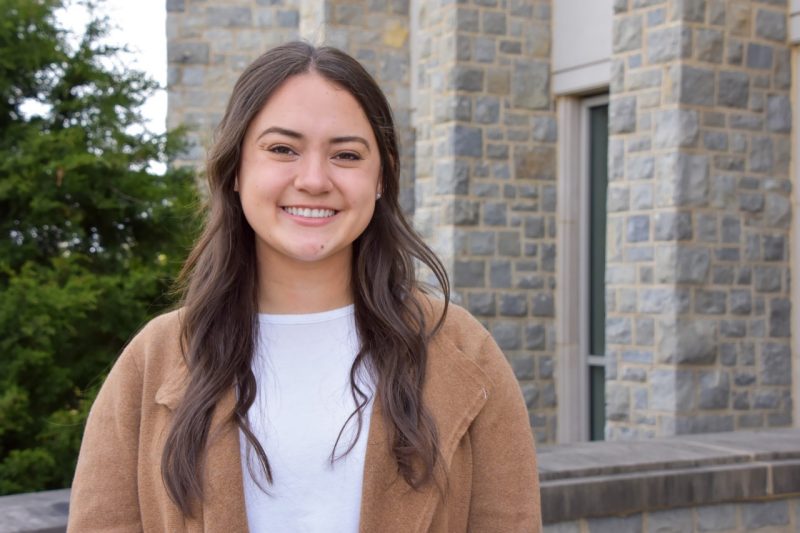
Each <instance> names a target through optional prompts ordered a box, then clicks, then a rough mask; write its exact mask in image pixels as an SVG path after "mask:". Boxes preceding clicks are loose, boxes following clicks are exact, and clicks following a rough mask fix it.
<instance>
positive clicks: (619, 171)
mask: <svg viewBox="0 0 800 533" xmlns="http://www.w3.org/2000/svg"><path fill="white" fill-rule="evenodd" d="M167 10H168V19H167V32H168V58H169V59H168V60H169V82H168V83H169V118H168V122H169V125H170V126H171V127H173V126H176V125H178V124H182V123H183V124H188V125H190V126H191V127H192V128H193V129H192V141H193V147H192V148H191V149H190V150H188V151H187V152H186V154H185V161H183V163H188V164H198V165H199V164H201V162H202V160H203V157H204V154H205V151H204V150H205V147H206V146H207V144H208V141H209V138H210V136H211V132H212V130H213V127H214V125H215V124H216V123H217V122H218V120H219V119H220V116H221V114H222V112H223V109H224V105H225V101H226V98H227V96H228V94H229V92H230V89H231V87H232V85H233V82H234V81H235V79H236V77H237V75H238V74H239V73H240V72H241V70H242V69H243V68H244V66H245V65H246V64H248V63H249V62H250V61H251V60H252V59H254V58H255V57H256V56H257V55H259V54H260V53H261V52H263V51H264V50H266V49H267V48H269V47H272V46H274V45H276V44H278V43H281V42H284V41H287V40H292V39H298V38H302V39H307V40H309V41H311V42H313V43H325V44H330V45H333V46H337V47H339V48H341V49H343V50H345V51H347V52H349V53H351V54H352V55H354V56H355V57H357V58H358V59H359V60H360V61H362V62H363V63H364V65H365V66H366V67H367V68H368V69H369V70H370V71H371V72H372V73H373V74H374V75H375V77H376V78H377V79H378V81H379V82H380V83H381V85H382V87H383V88H384V90H385V91H386V93H387V95H388V97H389V99H390V101H391V102H392V104H393V107H394V111H395V115H396V119H397V123H398V125H399V128H400V131H401V144H402V151H403V162H402V163H403V168H404V171H403V177H402V183H403V197H402V199H403V204H404V207H405V208H406V209H407V211H408V213H409V216H411V217H413V220H414V223H415V225H416V227H417V228H418V230H419V231H420V233H421V234H422V235H423V236H424V237H425V238H426V239H427V241H428V242H429V243H430V244H431V245H432V246H433V248H434V249H435V251H436V252H437V253H438V254H439V255H440V257H441V258H442V259H443V261H444V262H445V265H446V266H447V268H448V270H449V272H450V275H451V280H452V283H453V287H454V298H455V299H456V301H457V302H459V303H460V304H461V305H463V306H465V307H466V308H468V309H469V310H470V311H471V312H472V313H473V314H474V315H475V316H477V317H478V318H479V319H480V320H481V321H482V322H483V323H484V324H485V325H486V327H487V328H488V329H489V330H490V331H491V332H492V333H493V335H494V337H495V339H496V340H497V342H498V343H499V344H500V346H501V347H502V348H503V350H504V352H505V354H506V355H507V357H508V359H509V361H510V362H511V364H512V366H513V368H514V371H515V372H516V374H517V376H518V378H519V381H520V385H521V387H522V391H523V394H524V396H525V399H526V401H527V402H528V406H529V409H530V420H531V424H532V426H533V428H534V431H535V434H536V437H537V439H538V441H540V442H545V443H547V442H549V443H554V442H569V441H578V440H588V439H600V438H607V439H610V440H619V439H629V438H638V437H651V436H670V435H679V434H686V433H702V432H712V431H732V430H738V429H745V428H767V427H782V426H791V425H793V424H796V423H797V421H798V418H799V416H798V415H800V412H798V405H799V404H798V396H800V395H798V394H797V391H796V389H797V386H798V383H799V382H800V379H798V375H799V374H798V366H799V365H797V364H796V356H797V354H798V353H799V352H798V345H797V344H798V332H797V326H796V319H795V320H793V319H792V313H791V307H792V302H795V306H796V305H797V304H796V302H797V301H798V298H800V292H798V286H800V283H798V282H797V280H795V282H794V283H791V281H792V274H793V272H794V273H796V272H798V270H797V268H798V257H800V255H798V251H797V249H798V247H797V246H791V242H793V241H794V240H796V238H797V236H796V231H797V222H796V221H794V222H793V218H792V210H793V209H792V206H793V205H796V204H797V192H796V189H797V187H793V182H794V181H795V180H796V179H795V176H794V174H793V172H796V171H793V170H792V165H791V162H792V155H793V154H795V153H797V147H796V144H794V143H793V141H792V136H791V125H792V119H793V116H794V111H793V109H796V108H797V105H796V104H795V105H794V106H792V103H791V102H792V101H793V100H796V95H795V93H796V92H797V89H796V87H795V86H793V84H792V72H793V68H794V64H795V63H794V61H795V60H794V59H793V56H792V46H793V43H794V42H796V40H798V39H800V17H798V18H794V16H795V15H796V14H797V13H795V12H800V3H798V2H796V1H794V0H793V1H792V2H791V3H789V2H788V1H787V0H458V1H456V0H168V1H167ZM794 24H797V25H796V26H795V25H794ZM793 28H798V29H797V30H793ZM793 231H794V232H795V233H794V235H795V237H794V239H792V235H793ZM792 257H794V260H792ZM793 262H794V271H793V269H792V263H793ZM793 324H794V325H793ZM793 354H794V355H793Z"/></svg>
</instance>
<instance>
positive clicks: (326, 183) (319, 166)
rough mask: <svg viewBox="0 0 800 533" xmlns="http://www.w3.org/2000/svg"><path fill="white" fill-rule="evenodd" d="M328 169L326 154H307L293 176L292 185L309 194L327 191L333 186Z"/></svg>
mask: <svg viewBox="0 0 800 533" xmlns="http://www.w3.org/2000/svg"><path fill="white" fill-rule="evenodd" d="M329 170H330V169H329V168H328V158H327V157H326V156H323V155H314V154H307V155H306V156H305V157H304V158H303V164H302V165H300V167H299V169H298V172H297V175H296V176H295V180H294V186H295V187H296V188H297V189H298V190H302V191H306V192H308V193H309V194H321V193H324V192H328V191H330V190H331V188H332V187H333V183H332V182H331V177H330V174H329Z"/></svg>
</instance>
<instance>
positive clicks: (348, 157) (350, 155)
mask: <svg viewBox="0 0 800 533" xmlns="http://www.w3.org/2000/svg"><path fill="white" fill-rule="evenodd" d="M335 157H336V159H344V160H345V161H360V160H361V156H360V155H358V154H357V153H355V152H339V153H338V154H336V156H335Z"/></svg>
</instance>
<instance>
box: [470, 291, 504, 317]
mask: <svg viewBox="0 0 800 533" xmlns="http://www.w3.org/2000/svg"><path fill="white" fill-rule="evenodd" d="M467 301H468V302H469V304H468V309H469V312H470V313H472V314H473V315H476V316H494V315H495V314H496V313H497V307H496V305H495V295H494V293H492V292H470V293H469V297H468V300H467Z"/></svg>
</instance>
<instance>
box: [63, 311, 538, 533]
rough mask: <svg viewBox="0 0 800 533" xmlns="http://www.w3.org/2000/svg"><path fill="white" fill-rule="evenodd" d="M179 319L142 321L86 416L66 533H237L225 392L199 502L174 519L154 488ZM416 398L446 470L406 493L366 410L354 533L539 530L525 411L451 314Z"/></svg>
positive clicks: (242, 518)
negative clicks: (443, 484) (439, 485)
mask: <svg viewBox="0 0 800 533" xmlns="http://www.w3.org/2000/svg"><path fill="white" fill-rule="evenodd" d="M178 320H179V318H178V313H177V312H172V313H169V314H166V315H163V316H161V317H159V318H156V319H155V320H153V321H152V322H150V323H149V324H148V325H147V326H146V327H145V328H144V329H143V330H142V331H141V332H140V333H139V334H138V335H137V336H136V337H135V338H134V339H133V340H132V341H131V343H130V344H129V345H128V346H127V348H126V349H125V350H124V351H123V353H122V355H121V356H120V358H119V360H118V361H117V363H116V364H115V366H114V368H113V369H112V371H111V373H110V374H109V376H108V379H107V381H106V382H105V384H104V385H103V388H102V390H101V391H100V394H99V395H98V397H97V400H96V402H95V404H94V406H93V407H92V410H91V413H90V415H89V420H88V422H87V426H86V432H85V434H84V437H83V443H82V446H81V453H80V458H79V460H78V467H77V471H76V473H75V480H74V482H73V485H72V497H71V502H70V513H69V528H68V529H69V531H71V532H76V533H77V532H80V533H82V532H93V531H103V532H129V531H130V532H133V531H146V532H148V533H149V532H162V531H163V532H170V533H172V532H183V531H185V532H199V531H208V532H225V533H236V532H245V531H247V516H246V513H245V508H244V494H243V489H242V470H241V463H240V456H239V453H240V451H239V432H238V430H237V429H236V428H235V427H234V425H233V424H232V423H226V422H224V420H225V419H226V416H225V414H227V413H230V411H231V409H232V408H233V405H234V402H235V395H234V391H233V389H231V391H230V392H229V393H228V394H227V395H226V396H225V398H224V400H223V401H222V402H221V404H220V405H219V406H218V408H217V410H216V412H215V415H214V419H213V421H212V434H213V431H214V429H213V428H219V429H221V431H220V432H219V433H218V435H219V436H218V437H217V438H215V439H214V440H213V441H212V442H210V443H209V446H208V459H207V461H206V473H207V474H206V478H205V481H204V483H205V485H204V490H205V499H204V501H203V503H202V506H201V509H200V513H199V516H196V517H194V518H193V519H186V520H185V519H184V518H183V516H182V515H181V513H180V512H179V511H178V509H177V508H176V507H175V506H174V505H173V504H172V502H171V501H170V499H169V497H168V496H167V492H166V490H165V489H164V485H163V482H162V480H161V472H160V466H161V465H160V462H161V453H162V447H163V443H164V439H165V436H166V433H167V430H168V427H169V423H170V419H171V416H172V411H173V409H174V408H175V407H176V405H177V404H178V402H179V401H180V400H181V398H182V395H183V391H184V387H185V381H184V378H185V375H186V367H185V364H184V362H183V358H182V356H181V354H180V350H179V347H178V330H179V327H178V324H179V323H178ZM423 394H424V400H425V402H426V405H427V407H428V409H429V410H430V412H431V413H432V415H433V417H434V419H435V420H436V423H437V426H438V430H439V439H440V447H441V451H442V457H444V459H445V462H444V464H445V466H446V468H447V472H448V492H447V494H446V496H445V498H444V499H443V498H442V497H441V495H440V493H439V491H438V490H437V489H436V488H435V487H430V488H427V489H424V490H422V491H414V490H412V489H411V488H410V487H409V486H408V485H407V484H406V483H405V482H404V481H403V478H402V477H401V476H398V474H397V467H396V465H395V463H394V460H393V458H392V456H391V454H390V452H389V445H388V441H387V433H386V420H385V419H384V417H383V416H381V406H380V403H379V402H378V401H377V400H376V401H375V402H374V407H373V413H372V419H371V424H370V428H369V434H368V439H367V451H366V459H365V466H364V483H363V493H362V501H361V526H360V531H361V532H381V533H393V532H397V533H410V532H420V533H421V532H424V531H435V532H461V531H476V532H481V533H482V532H493V531H497V532H503V533H507V532H517V531H519V532H522V531H525V532H538V531H540V529H541V526H540V522H541V513H540V507H539V485H538V478H537V470H536V457H535V452H534V445H533V438H532V435H531V430H530V426H529V423H528V414H527V411H526V409H525V405H524V402H523V399H522V395H521V394H520V389H519V386H518V384H517V381H516V379H515V378H514V374H513V372H512V371H511V368H510V366H509V365H508V363H507V361H506V359H505V357H504V356H503V354H502V352H501V351H500V349H499V348H498V347H497V345H496V344H495V342H494V341H493V339H492V338H491V336H490V335H489V334H488V333H487V332H486V330H485V329H484V328H483V327H482V326H481V325H480V324H479V323H478V322H477V321H476V320H475V319H474V318H472V317H471V316H470V315H469V314H468V313H467V312H466V311H464V310H463V309H461V308H459V307H456V306H451V308H450V312H449V313H448V318H447V321H446V323H445V326H444V328H443V329H442V330H441V331H440V333H439V334H437V336H436V337H435V339H434V340H433V341H432V343H431V346H430V351H429V363H428V378H427V382H426V384H425V390H424V393H423Z"/></svg>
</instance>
